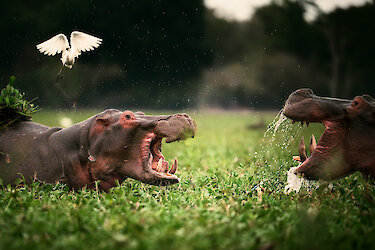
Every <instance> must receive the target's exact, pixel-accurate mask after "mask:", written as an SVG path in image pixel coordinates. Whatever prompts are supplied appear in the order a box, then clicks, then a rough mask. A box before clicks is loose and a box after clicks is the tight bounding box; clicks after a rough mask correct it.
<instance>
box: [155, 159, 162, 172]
mask: <svg viewBox="0 0 375 250" xmlns="http://www.w3.org/2000/svg"><path fill="white" fill-rule="evenodd" d="M162 169H163V158H160V159H159V161H158V166H157V167H156V169H155V171H156V172H161V171H162Z"/></svg>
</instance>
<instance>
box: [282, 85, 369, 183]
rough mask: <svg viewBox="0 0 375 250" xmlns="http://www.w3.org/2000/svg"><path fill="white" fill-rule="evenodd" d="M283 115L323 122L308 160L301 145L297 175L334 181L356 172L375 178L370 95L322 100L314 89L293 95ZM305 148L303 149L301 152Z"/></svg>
mask: <svg viewBox="0 0 375 250" xmlns="http://www.w3.org/2000/svg"><path fill="white" fill-rule="evenodd" d="M283 113H284V114H285V115H286V116H287V117H288V118H290V119H293V120H295V121H301V122H302V123H304V122H306V123H310V122H320V123H322V124H323V125H324V127H325V131H324V133H323V135H322V136H321V138H320V140H319V142H318V144H317V145H316V144H315V143H314V142H315V141H314V140H313V143H312V144H315V145H314V146H312V147H310V151H312V153H311V155H310V157H308V158H307V159H306V153H305V152H304V143H303V145H300V156H301V159H302V162H303V163H302V165H300V166H299V167H298V168H297V169H296V172H299V173H303V174H304V176H305V177H306V178H308V179H324V180H334V179H339V178H342V177H344V176H347V175H349V174H351V173H353V172H355V171H359V172H361V173H362V174H363V175H364V177H365V178H374V177H375V100H374V99H373V98H372V97H371V96H369V95H362V96H357V97H355V98H354V99H353V100H345V99H338V98H328V97H319V96H316V95H314V93H313V92H312V90H311V89H299V90H297V91H295V92H293V93H292V94H291V95H290V96H289V98H288V100H287V101H286V103H285V106H284V110H283ZM301 149H302V150H301Z"/></svg>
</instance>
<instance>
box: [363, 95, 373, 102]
mask: <svg viewBox="0 0 375 250" xmlns="http://www.w3.org/2000/svg"><path fill="white" fill-rule="evenodd" d="M362 98H363V99H365V100H366V101H368V102H370V103H374V102H375V99H374V98H373V97H372V96H370V95H363V96H362Z"/></svg>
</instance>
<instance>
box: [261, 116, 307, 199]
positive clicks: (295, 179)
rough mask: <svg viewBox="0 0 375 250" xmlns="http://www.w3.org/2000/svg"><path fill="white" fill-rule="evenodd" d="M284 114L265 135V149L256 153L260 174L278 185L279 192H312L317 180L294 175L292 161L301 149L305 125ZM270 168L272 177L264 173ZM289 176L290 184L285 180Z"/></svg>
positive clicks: (276, 119)
mask: <svg viewBox="0 0 375 250" xmlns="http://www.w3.org/2000/svg"><path fill="white" fill-rule="evenodd" d="M282 111H283V110H281V111H280V112H279V113H278V114H277V115H276V116H275V118H274V119H273V121H272V122H271V123H270V124H269V125H268V129H267V131H266V132H265V133H264V138H263V143H262V149H261V150H260V151H259V152H255V153H254V155H255V163H254V164H255V165H256V166H255V167H258V171H257V174H259V175H261V178H262V179H263V182H264V183H266V182H267V181H269V182H271V183H270V184H271V185H273V186H275V188H276V190H275V191H277V192H283V191H284V192H285V193H290V192H292V191H296V192H298V191H299V190H300V188H301V187H306V188H307V189H311V187H312V183H313V181H307V180H305V179H303V178H302V179H301V178H300V177H299V176H297V175H295V174H294V172H293V173H292V171H294V170H292V169H295V168H296V167H295V165H296V162H295V161H294V160H292V159H291V155H293V153H295V152H296V149H298V143H299V141H298V140H299V138H300V135H301V133H302V126H298V125H297V126H295V125H293V124H292V122H291V121H290V120H288V118H287V117H286V116H285V115H284V114H283V112H282ZM289 158H290V159H289ZM285 159H287V160H285ZM290 167H292V168H290ZM266 168H267V169H272V171H273V174H272V175H273V176H271V177H270V176H269V174H267V173H266V171H265V170H264V169H266ZM288 169H289V170H288ZM286 176H288V179H287V180H286V181H287V184H285V181H283V180H285V179H286ZM286 187H288V189H287V190H288V192H286V191H285V190H286Z"/></svg>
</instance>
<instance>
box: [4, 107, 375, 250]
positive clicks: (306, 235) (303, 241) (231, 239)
mask: <svg viewBox="0 0 375 250" xmlns="http://www.w3.org/2000/svg"><path fill="white" fill-rule="evenodd" d="M92 114H95V112H83V113H80V112H77V113H75V114H74V117H73V120H74V121H75V122H78V121H80V120H81V119H84V118H87V117H89V116H91V115H92ZM189 114H190V115H191V116H192V117H193V118H194V119H195V120H196V121H197V125H198V134H197V136H196V138H195V139H192V140H187V141H182V142H179V143H172V144H164V145H163V153H164V155H165V157H166V158H167V159H169V160H170V161H171V160H173V158H174V157H175V156H177V157H178V159H179V170H178V172H177V174H178V175H179V176H180V177H181V183H179V184H177V185H173V186H169V187H154V186H149V185H146V184H142V183H140V182H138V181H135V180H131V179H128V180H126V181H125V182H124V183H122V184H121V186H119V187H115V188H113V189H112V190H111V191H110V192H108V193H97V192H96V191H94V190H83V191H81V192H71V191H69V190H68V189H67V187H64V186H61V185H56V186H52V185H39V184H37V183H35V184H33V185H31V186H27V187H23V186H21V187H18V188H9V187H8V188H3V189H0V197H1V198H0V207H1V209H0V249H19V248H28V249H32V248H38V249H47V248H48V249H50V248H54V249H67V248H68V249H92V248H95V249H97V248H102V249H113V248H129V249H259V248H263V249H267V248H272V247H274V248H275V249H371V248H372V249H373V248H374V246H375V237H374V235H375V229H374V225H375V203H374V198H375V188H374V186H372V185H370V184H369V183H368V182H366V181H365V180H363V178H362V177H361V176H360V175H359V174H355V175H352V176H350V177H347V178H345V179H342V180H340V181H336V182H334V185H333V189H332V190H330V189H327V188H326V187H325V185H322V186H321V187H320V188H318V189H316V190H313V191H307V190H302V191H301V192H300V193H298V194H296V193H293V194H290V195H285V194H284V193H283V190H284V186H285V184H286V171H287V169H288V168H289V167H290V166H291V165H293V164H294V165H295V163H293V162H292V160H291V157H292V155H293V154H296V153H297V152H298V149H297V145H298V143H299V140H300V136H301V134H303V135H304V136H305V139H308V137H309V136H310V135H311V133H312V132H314V133H315V134H316V135H318V136H320V135H321V132H322V126H321V125H319V124H316V125H310V127H309V128H304V129H300V128H299V125H293V127H290V125H288V126H285V125H282V127H283V128H284V131H282V132H278V133H276V138H274V137H273V136H270V134H272V133H271V132H269V133H268V134H267V136H266V137H264V130H250V129H247V126H248V125H249V124H255V123H257V121H258V119H259V117H260V115H261V116H262V117H264V118H265V120H266V121H267V122H271V121H272V119H273V117H274V115H275V114H272V113H262V114H256V113H242V114H241V113H238V114H235V113H195V112H189ZM61 116H63V114H62V113H56V112H48V111H42V112H39V113H36V114H35V116H34V121H38V122H41V123H43V124H47V125H50V126H53V125H58V122H57V120H58V117H61ZM257 187H260V188H261V189H262V190H263V192H262V193H259V192H258V191H257V189H259V188H257Z"/></svg>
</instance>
